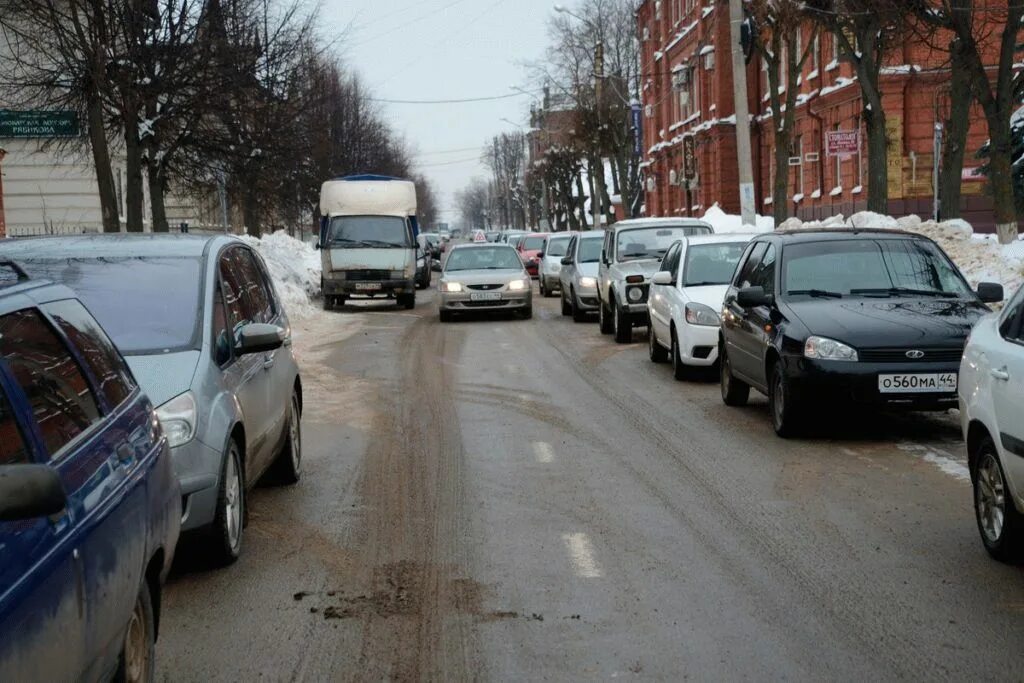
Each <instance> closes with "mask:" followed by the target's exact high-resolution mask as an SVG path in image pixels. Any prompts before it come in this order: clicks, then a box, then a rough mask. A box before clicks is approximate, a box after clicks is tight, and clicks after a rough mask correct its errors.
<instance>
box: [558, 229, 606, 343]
mask: <svg viewBox="0 0 1024 683" xmlns="http://www.w3.org/2000/svg"><path fill="white" fill-rule="evenodd" d="M604 235H605V233H604V230H587V231H586V232H579V233H576V234H574V235H573V237H572V239H571V241H570V243H569V248H568V251H567V253H566V255H565V257H564V258H563V259H562V263H561V265H562V269H561V271H560V272H559V274H558V280H559V289H560V290H561V296H562V315H572V319H573V320H575V321H576V322H578V323H581V322H583V321H585V320H586V316H587V314H588V313H592V312H593V311H596V310H597V306H598V303H597V266H598V262H599V261H600V260H601V247H602V245H603V243H604Z"/></svg>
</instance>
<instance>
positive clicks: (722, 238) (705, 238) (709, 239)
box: [682, 232, 757, 245]
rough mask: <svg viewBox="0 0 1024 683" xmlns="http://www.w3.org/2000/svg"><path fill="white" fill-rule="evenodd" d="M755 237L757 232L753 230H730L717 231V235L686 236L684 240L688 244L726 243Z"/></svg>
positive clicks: (747, 240) (746, 240) (744, 240)
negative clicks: (725, 231)
mask: <svg viewBox="0 0 1024 683" xmlns="http://www.w3.org/2000/svg"><path fill="white" fill-rule="evenodd" d="M755 237H757V233H753V232H742V233H741V232H729V233H717V234H715V235H694V236H693V237H684V238H683V240H682V241H684V242H686V243H687V245H693V244H726V243H728V242H749V241H750V240H752V239H754V238H755Z"/></svg>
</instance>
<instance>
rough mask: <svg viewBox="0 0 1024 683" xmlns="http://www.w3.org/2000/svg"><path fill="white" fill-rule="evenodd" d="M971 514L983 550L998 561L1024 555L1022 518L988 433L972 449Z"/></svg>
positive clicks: (1007, 561)
mask: <svg viewBox="0 0 1024 683" xmlns="http://www.w3.org/2000/svg"><path fill="white" fill-rule="evenodd" d="M972 460H973V461H974V471H973V472H971V483H972V485H973V487H974V518H975V520H976V521H977V523H978V533H980V534H981V542H982V544H984V546H985V550H986V551H988V554H989V555H991V556H992V558H993V559H995V560H999V561H1000V562H1006V563H1012V564H1016V563H1019V562H1020V561H1021V559H1022V556H1024V518H1022V516H1021V513H1020V512H1019V511H1018V510H1017V506H1016V504H1014V502H1013V495H1011V493H1010V488H1009V486H1007V485H1006V474H1005V472H1004V471H1003V464H1002V462H1000V460H999V453H998V451H997V450H996V445H995V443H994V442H993V441H992V439H991V437H987V436H986V437H985V439H984V440H982V442H981V443H980V444H978V447H977V449H976V450H975V453H974V457H973V458H972Z"/></svg>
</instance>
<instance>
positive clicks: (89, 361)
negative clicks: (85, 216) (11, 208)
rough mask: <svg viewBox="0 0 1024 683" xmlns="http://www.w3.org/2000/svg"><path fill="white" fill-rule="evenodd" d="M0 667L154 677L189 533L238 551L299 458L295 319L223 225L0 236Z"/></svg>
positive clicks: (196, 540)
mask: <svg viewBox="0 0 1024 683" xmlns="http://www.w3.org/2000/svg"><path fill="white" fill-rule="evenodd" d="M0 277H2V278H3V279H2V282H0V420H2V425H0V428H2V431H3V439H2V440H0V634H3V637H2V638H0V680H9V681H22V680H26V681H27V680H48V681H71V680H82V679H85V680H100V679H102V680H107V679H110V678H111V677H116V678H118V680H130V681H140V680H152V679H153V672H154V661H155V660H154V642H155V638H156V634H157V630H158V628H159V620H160V613H161V586H162V584H163V581H164V579H165V578H166V576H167V573H168V571H169V568H170V566H171V561H172V559H173V557H174V554H175V550H176V547H177V545H178V540H179V535H181V536H182V538H183V539H185V538H186V537H187V540H188V541H189V542H190V543H192V544H194V546H195V548H196V549H197V551H198V552H199V553H200V554H201V555H203V556H205V557H207V558H209V560H210V561H211V562H212V563H217V564H227V563H230V562H233V561H234V560H235V559H236V558H238V556H239V554H240V553H241V551H242V547H243V537H244V533H243V530H244V527H245V523H246V516H247V506H246V500H247V495H246V493H247V491H248V490H249V489H251V488H252V486H253V485H254V484H255V483H256V482H257V481H258V480H260V479H261V478H263V477H264V475H267V477H269V478H272V479H273V480H275V481H277V482H281V483H287V484H291V483H295V482H297V481H298V480H299V477H300V475H301V469H302V437H301V423H300V418H301V414H302V383H301V379H300V377H299V372H298V367H297V365H296V362H295V359H294V357H293V355H292V351H291V348H290V347H291V326H290V324H289V321H288V317H287V314H286V311H285V310H284V307H283V306H282V304H281V301H280V299H279V298H278V296H277V294H276V292H275V289H274V286H273V284H272V282H271V279H270V277H269V274H268V271H267V268H266V266H265V264H264V263H263V261H262V259H261V257H260V255H259V254H258V253H257V252H255V251H254V250H253V249H252V248H250V247H249V246H248V245H247V244H245V243H244V242H242V241H241V240H238V239H235V238H232V237H226V236H218V237H202V236H171V235H145V236H142V235H139V236H127V235H111V236H82V237H65V238H59V239H58V238H37V239H25V240H12V241H6V242H4V243H3V244H2V245H0Z"/></svg>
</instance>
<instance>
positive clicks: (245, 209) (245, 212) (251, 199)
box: [242, 183, 263, 237]
mask: <svg viewBox="0 0 1024 683" xmlns="http://www.w3.org/2000/svg"><path fill="white" fill-rule="evenodd" d="M252 187H253V184H252V183H247V184H246V189H245V190H244V194H243V197H242V221H243V222H244V223H245V233H246V234H247V235H250V236H252V237H260V236H262V235H263V230H262V228H261V227H260V213H259V208H258V207H257V201H256V193H255V192H254V191H253V190H252V189H250V188H252Z"/></svg>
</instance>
